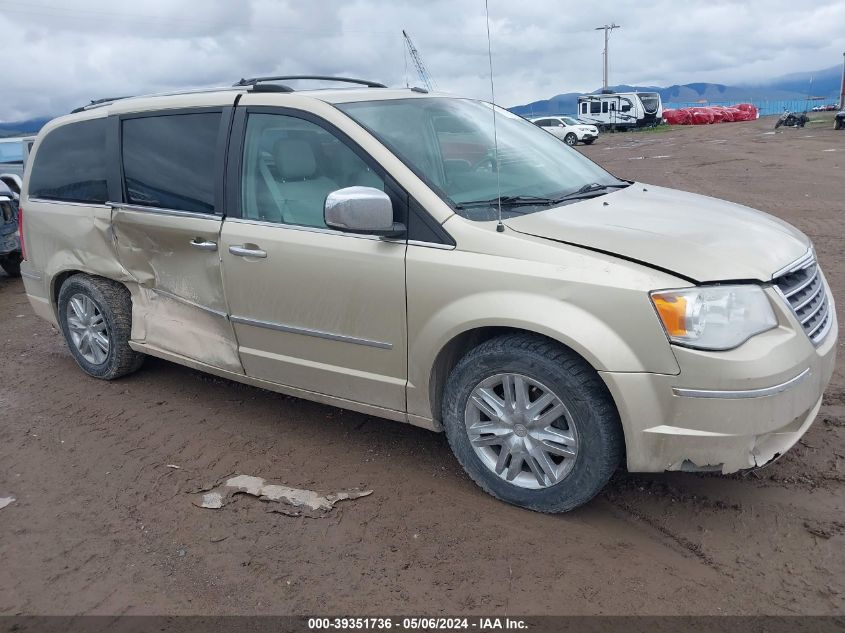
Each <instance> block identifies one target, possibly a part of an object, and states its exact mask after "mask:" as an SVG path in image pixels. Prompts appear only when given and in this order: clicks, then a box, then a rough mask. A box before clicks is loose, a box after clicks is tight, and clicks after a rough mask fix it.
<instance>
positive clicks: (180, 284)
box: [111, 107, 243, 373]
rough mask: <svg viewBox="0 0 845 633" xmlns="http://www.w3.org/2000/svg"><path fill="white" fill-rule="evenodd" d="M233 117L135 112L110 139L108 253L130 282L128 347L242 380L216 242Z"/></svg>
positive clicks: (217, 112)
mask: <svg viewBox="0 0 845 633" xmlns="http://www.w3.org/2000/svg"><path fill="white" fill-rule="evenodd" d="M231 110H232V108H230V107H227V108H222V109H221V108H219V107H205V108H190V109H172V110H164V111H159V112H134V113H125V114H121V115H118V116H115V117H113V118H114V119H116V122H115V126H114V130H115V132H117V133H118V134H119V138H120V143H119V154H120V155H119V160H117V161H116V163H117V164H118V165H119V171H120V173H119V174H116V173H114V172H113V173H112V179H113V180H117V187H112V188H111V189H116V190H117V195H118V196H119V197H118V198H116V199H118V200H120V201H119V202H113V203H112V218H111V224H112V231H113V235H114V247H115V249H116V254H117V257H118V259H119V260H120V262H121V263H122V264H123V266H124V268H126V270H127V272H128V273H129V275H130V276H131V277H132V280H133V281H134V283H132V284H127V285H129V288H130V291H131V292H132V312H133V314H132V317H133V318H132V340H133V341H134V342H136V343H141V344H143V345H145V346H146V347H148V348H151V349H153V350H155V349H157V350H160V351H165V352H170V353H173V354H178V355H180V356H183V357H186V358H190V359H192V360H196V361H200V362H202V363H206V364H208V365H212V366H215V367H219V368H221V369H224V370H227V371H231V372H235V373H243V368H242V366H241V362H240V359H239V356H238V348H237V344H236V341H235V333H234V330H233V328H232V324H231V322H230V321H229V319H228V314H227V306H226V301H225V298H224V295H223V281H222V274H221V270H220V255H219V252H218V247H217V242H218V240H219V236H220V227H221V224H222V221H223V213H222V211H223V208H222V207H223V202H222V199H223V196H222V182H223V162H224V154H225V147H226V137H227V134H228V127H229V121H230V119H231Z"/></svg>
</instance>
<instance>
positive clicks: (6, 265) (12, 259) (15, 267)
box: [0, 253, 21, 277]
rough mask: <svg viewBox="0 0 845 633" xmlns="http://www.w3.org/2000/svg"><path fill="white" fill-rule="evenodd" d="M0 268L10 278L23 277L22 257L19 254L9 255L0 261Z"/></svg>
mask: <svg viewBox="0 0 845 633" xmlns="http://www.w3.org/2000/svg"><path fill="white" fill-rule="evenodd" d="M0 267H2V268H3V270H4V271H5V272H6V274H7V275H9V277H20V276H21V256H20V254H19V253H14V254H12V255H7V256H6V257H3V258H2V259H0Z"/></svg>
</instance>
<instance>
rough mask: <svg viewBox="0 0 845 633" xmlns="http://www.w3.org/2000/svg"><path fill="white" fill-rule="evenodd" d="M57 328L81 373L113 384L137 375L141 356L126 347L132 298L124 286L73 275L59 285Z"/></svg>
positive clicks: (141, 359) (100, 279) (105, 280)
mask: <svg viewBox="0 0 845 633" xmlns="http://www.w3.org/2000/svg"><path fill="white" fill-rule="evenodd" d="M58 316H59V325H60V326H61V328H62V333H63V334H64V337H65V341H66V342H67V345H68V347H69V348H70V353H71V354H72V355H73V357H74V359H75V360H76V362H77V363H78V364H79V366H80V367H81V368H82V370H83V371H84V372H85V373H86V374H88V375H90V376H94V377H95V378H100V379H102V380H114V379H115V378H120V377H121V376H125V375H127V374H131V373H132V372H134V371H137V370H138V369H139V368H140V367H141V365H142V364H143V362H144V355H143V354H139V353H138V352H136V351H134V350H133V349H132V348H131V347H129V337H130V334H131V330H132V298H131V296H130V294H129V290H128V289H127V288H126V286H123V285H122V284H119V283H116V282H114V281H110V280H108V279H103V278H102V277H91V276H88V275H73V276H72V277H69V278H68V279H67V281H65V282H64V283H63V284H62V288H61V290H60V291H59V301H58Z"/></svg>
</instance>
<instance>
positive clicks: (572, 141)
mask: <svg viewBox="0 0 845 633" xmlns="http://www.w3.org/2000/svg"><path fill="white" fill-rule="evenodd" d="M563 142H564V143H566V144H567V145H569V147H575V146H576V145H577V144H578V137H577V136H575V134H573V133H572V132H570V133H569V134H567V135H566V136H564V137H563Z"/></svg>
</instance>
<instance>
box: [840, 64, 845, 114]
mask: <svg viewBox="0 0 845 633" xmlns="http://www.w3.org/2000/svg"><path fill="white" fill-rule="evenodd" d="M842 57H845V53H842ZM839 109H840V110H845V63H843V64H842V87H841V88H840V89H839Z"/></svg>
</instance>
